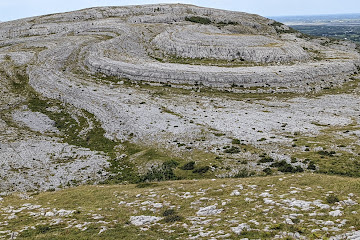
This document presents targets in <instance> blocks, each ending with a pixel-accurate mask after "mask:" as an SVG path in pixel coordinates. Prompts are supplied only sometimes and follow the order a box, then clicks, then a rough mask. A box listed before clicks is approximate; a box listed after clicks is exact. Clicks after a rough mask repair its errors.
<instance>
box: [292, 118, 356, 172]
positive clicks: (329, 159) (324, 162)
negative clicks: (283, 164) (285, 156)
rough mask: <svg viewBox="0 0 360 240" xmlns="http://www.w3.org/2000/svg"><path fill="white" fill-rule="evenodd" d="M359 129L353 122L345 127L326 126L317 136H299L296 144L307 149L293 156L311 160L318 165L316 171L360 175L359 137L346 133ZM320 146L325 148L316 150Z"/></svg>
mask: <svg viewBox="0 0 360 240" xmlns="http://www.w3.org/2000/svg"><path fill="white" fill-rule="evenodd" d="M359 129H360V128H359V127H358V126H357V124H356V123H353V124H350V125H347V126H344V127H325V128H324V129H323V130H322V131H321V133H320V134H319V135H317V136H315V137H298V138H296V142H295V143H296V146H298V147H300V146H302V147H305V148H306V149H305V151H302V152H301V151H299V152H297V153H295V154H293V157H295V158H299V159H302V160H303V161H304V160H307V161H311V163H312V164H315V166H317V169H316V171H317V172H319V173H326V174H337V175H344V176H350V177H360V155H359V153H360V147H359V146H358V144H357V140H358V139H357V137H356V136H353V135H351V134H347V135H345V134H344V133H351V131H356V130H359ZM340 133H341V134H340ZM319 147H321V148H323V150H320V151H319V150H314V149H315V148H319ZM346 149H350V150H351V151H349V150H346Z"/></svg>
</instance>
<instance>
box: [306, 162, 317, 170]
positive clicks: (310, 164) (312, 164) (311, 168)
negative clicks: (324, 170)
mask: <svg viewBox="0 0 360 240" xmlns="http://www.w3.org/2000/svg"><path fill="white" fill-rule="evenodd" d="M307 169H309V170H316V165H315V163H314V162H313V161H310V162H309V165H308V167H307Z"/></svg>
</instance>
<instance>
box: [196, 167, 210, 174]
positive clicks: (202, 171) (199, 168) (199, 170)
mask: <svg viewBox="0 0 360 240" xmlns="http://www.w3.org/2000/svg"><path fill="white" fill-rule="evenodd" d="M209 170H210V167H209V166H205V167H198V168H195V169H194V170H193V173H200V174H202V173H206V172H207V171H209Z"/></svg>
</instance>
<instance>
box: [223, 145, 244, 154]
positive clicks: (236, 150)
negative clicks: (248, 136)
mask: <svg viewBox="0 0 360 240" xmlns="http://www.w3.org/2000/svg"><path fill="white" fill-rule="evenodd" d="M239 152H240V148H238V147H235V146H232V147H231V148H228V149H225V151H224V153H239Z"/></svg>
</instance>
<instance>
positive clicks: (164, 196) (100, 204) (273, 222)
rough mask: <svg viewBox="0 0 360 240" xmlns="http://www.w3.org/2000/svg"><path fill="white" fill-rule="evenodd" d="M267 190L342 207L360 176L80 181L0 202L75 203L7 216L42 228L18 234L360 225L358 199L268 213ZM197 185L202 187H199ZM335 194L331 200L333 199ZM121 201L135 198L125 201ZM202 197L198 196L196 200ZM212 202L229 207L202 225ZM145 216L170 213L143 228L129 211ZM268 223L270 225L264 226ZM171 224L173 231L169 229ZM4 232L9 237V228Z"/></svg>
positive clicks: (160, 233) (145, 235)
mask: <svg viewBox="0 0 360 240" xmlns="http://www.w3.org/2000/svg"><path fill="white" fill-rule="evenodd" d="M280 179H281V181H280ZM239 184H241V185H242V186H243V187H244V189H243V190H240V192H241V195H240V196H231V195H230V194H231V192H232V191H233V190H234V189H238V187H237V186H238V185H239ZM248 185H256V188H255V189H252V188H250V187H248ZM293 189H297V190H298V191H299V193H295V194H289V192H290V191H292V190H293ZM266 190H270V192H269V193H271V194H272V195H273V196H272V197H270V198H271V199H273V200H274V201H276V202H278V203H282V201H283V200H284V199H291V198H296V199H298V200H304V201H313V200H321V201H322V202H323V203H325V204H330V205H331V206H336V204H337V201H338V200H340V201H341V200H344V199H347V197H348V194H349V193H353V194H355V195H356V197H354V199H356V200H358V197H359V196H358V193H359V192H360V180H359V179H354V178H347V177H339V176H327V175H321V174H296V175H284V176H271V177H253V178H241V179H217V180H213V181H209V180H194V181H189V180H182V181H170V182H159V183H157V184H150V185H149V186H146V187H145V188H144V187H141V188H139V187H137V185H133V184H129V185H110V186H109V185H107V186H80V187H76V188H69V189H64V190H60V191H56V192H45V193H40V194H37V195H33V196H32V198H30V199H22V198H21V197H19V196H18V195H17V194H13V195H10V196H5V197H4V200H3V201H2V202H1V203H0V209H4V208H5V207H7V206H12V207H13V208H14V209H15V210H16V209H19V208H20V207H22V206H23V204H24V203H30V204H32V205H35V204H38V205H41V208H44V209H47V210H46V211H51V210H52V209H54V208H55V209H67V210H76V212H74V213H73V214H71V215H69V216H67V217H59V216H55V217H43V216H39V217H36V216H32V215H30V214H29V213H30V212H34V213H39V212H40V208H38V209H34V210H26V209H25V210H23V211H21V212H19V213H16V216H17V218H13V219H9V220H7V222H8V223H9V225H7V226H5V227H6V229H9V230H11V231H19V230H20V229H22V228H23V227H25V226H28V227H31V226H33V227H35V229H29V230H27V231H23V232H22V233H20V235H19V237H18V239H119V238H120V237H121V239H140V238H142V239H159V238H162V239H176V238H177V239H188V238H189V236H190V235H192V236H195V235H197V234H198V233H199V232H200V229H199V228H198V227H202V230H201V231H203V232H209V231H215V232H218V231H220V230H221V231H224V234H225V233H229V234H230V237H229V239H237V238H239V237H248V238H260V239H266V238H268V239H271V238H272V237H273V236H275V235H277V234H280V233H281V232H299V233H300V234H301V235H303V236H305V237H308V238H311V237H312V236H313V233H312V232H311V230H312V229H315V228H319V226H318V225H316V224H314V222H313V221H312V220H311V219H312V218H316V219H317V220H323V221H329V220H331V221H335V219H340V220H343V219H347V220H348V222H347V223H346V224H345V225H344V226H343V227H342V228H341V230H340V231H339V232H337V233H333V234H331V233H330V232H328V231H326V230H320V231H319V232H316V234H318V236H319V237H320V238H325V237H330V236H331V235H334V234H340V233H344V232H348V231H350V230H351V228H350V226H354V227H355V230H359V229H360V222H359V221H358V219H357V215H354V214H353V213H352V212H353V211H360V206H359V205H353V206H344V208H343V209H342V211H343V215H342V216H339V217H336V218H333V217H330V216H329V215H328V213H327V212H328V211H332V210H331V209H330V210H326V209H325V210H320V209H318V210H317V211H318V212H319V213H325V214H324V215H323V216H322V215H318V216H315V217H314V216H309V215H308V213H311V212H313V211H314V210H310V211H304V210H301V209H300V210H298V211H295V212H294V211H293V210H290V209H289V208H284V207H282V205H280V206H277V207H276V208H273V209H270V210H269V211H268V212H266V214H264V213H265V212H264V210H265V209H267V208H269V207H270V206H271V205H266V204H264V201H263V198H262V197H259V198H258V197H256V196H258V195H259V194H261V193H263V192H265V191H266ZM329 191H331V192H332V195H333V196H336V201H335V200H333V199H332V198H331V199H330V198H329V197H328V196H329V195H328V192H329ZM186 192H189V193H190V194H191V195H192V197H190V198H182V197H180V196H183V195H184V194H185V193H186ZM197 192H203V193H202V194H197ZM139 194H140V195H139ZM152 194H155V195H152ZM150 195H152V196H150ZM247 197H250V198H252V199H254V200H253V202H247V201H245V198H247ZM200 199H202V200H200ZM329 199H330V203H329V202H328V200H329ZM146 201H152V202H160V203H169V205H170V206H173V207H174V208H172V209H173V210H171V209H169V207H168V206H167V205H163V207H162V208H159V209H157V210H155V211H154V212H152V211H149V208H151V207H148V205H146V204H142V203H143V202H146ZM119 202H126V203H132V204H131V205H126V204H125V203H122V204H119ZM196 202H199V203H198V204H196ZM222 202H227V204H225V205H223V204H222ZM194 203H195V204H194ZM213 204H218V206H217V208H218V209H220V208H222V209H224V210H223V212H221V213H220V214H218V215H216V216H206V217H205V219H204V220H208V221H209V222H208V223H206V224H202V225H197V226H198V227H194V226H196V225H193V224H192V223H191V221H190V220H189V217H194V216H197V215H196V212H197V211H198V209H199V207H205V206H210V205H213ZM260 205H261V206H260ZM190 206H192V207H190ZM285 206H286V205H285ZM144 207H145V208H144ZM290 213H297V214H302V215H299V216H298V217H297V218H296V219H293V222H294V225H287V224H285V223H284V222H283V221H284V218H283V216H284V215H288V214H290ZM93 214H95V215H101V216H102V217H103V218H101V221H105V222H107V224H105V223H102V222H100V220H96V219H93V218H92V216H93ZM7 215H8V213H6V212H3V214H2V215H0V222H2V221H4V218H6V217H7ZM138 215H151V216H158V217H164V219H163V220H162V221H160V222H159V223H158V224H154V225H152V226H151V227H149V230H147V231H145V232H144V231H141V230H140V227H136V226H134V225H132V224H131V223H130V221H129V219H130V216H138ZM54 218H60V219H61V220H62V222H61V223H59V224H55V225H52V224H50V222H51V221H52V219H54ZM250 219H253V220H255V221H257V222H258V223H259V225H255V224H252V223H250V222H249V220H250ZM230 220H237V221H238V223H230V222H229V221H230ZM85 222H89V223H90V224H89V225H87V229H86V230H84V231H80V230H79V229H77V228H76V227H75V225H76V224H83V223H85ZM239 223H248V224H249V225H250V226H251V228H252V230H249V231H244V232H242V234H241V235H240V236H238V235H236V234H235V233H233V232H232V231H231V227H236V226H237V225H238V224H239ZM183 224H187V227H184V226H183ZM101 226H107V230H106V231H105V232H103V233H101V234H99V231H100V229H101ZM266 226H267V227H268V229H269V230H267V231H264V228H265V227H266ZM3 228H4V226H0V231H1V230H3ZM191 229H193V230H191ZM320 229H321V228H320ZM167 230H171V231H170V232H166V231H167ZM0 235H1V234H0ZM2 235H3V236H4V234H2ZM5 235H6V234H5Z"/></svg>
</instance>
